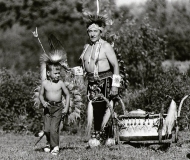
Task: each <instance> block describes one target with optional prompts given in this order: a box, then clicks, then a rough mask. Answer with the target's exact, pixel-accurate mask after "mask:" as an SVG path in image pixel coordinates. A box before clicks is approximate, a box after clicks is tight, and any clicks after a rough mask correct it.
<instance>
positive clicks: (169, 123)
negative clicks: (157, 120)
mask: <svg viewBox="0 0 190 160" xmlns="http://www.w3.org/2000/svg"><path fill="white" fill-rule="evenodd" d="M176 119H177V107H176V102H175V101H174V100H173V99H172V101H171V103H170V107H169V109H168V113H167V117H166V119H165V123H164V126H163V130H164V131H165V132H166V134H167V135H170V134H171V131H172V128H173V127H174V124H175V120H176Z"/></svg>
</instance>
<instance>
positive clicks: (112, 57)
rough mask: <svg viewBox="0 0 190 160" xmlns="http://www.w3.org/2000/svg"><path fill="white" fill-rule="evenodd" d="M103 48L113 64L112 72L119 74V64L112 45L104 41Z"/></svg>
mask: <svg viewBox="0 0 190 160" xmlns="http://www.w3.org/2000/svg"><path fill="white" fill-rule="evenodd" d="M104 49H105V53H106V56H107V58H108V60H109V62H110V63H111V65H112V66H113V69H114V74H116V75H119V65H118V61H117V57H116V55H115V52H114V50H113V48H112V46H111V45H110V44H109V43H105V44H104Z"/></svg>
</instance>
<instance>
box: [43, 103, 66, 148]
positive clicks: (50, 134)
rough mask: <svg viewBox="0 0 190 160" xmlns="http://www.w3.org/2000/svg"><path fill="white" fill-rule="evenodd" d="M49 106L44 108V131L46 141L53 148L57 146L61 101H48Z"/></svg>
mask: <svg viewBox="0 0 190 160" xmlns="http://www.w3.org/2000/svg"><path fill="white" fill-rule="evenodd" d="M48 103H49V104H50V107H48V108H45V109H44V132H45V135H46V139H47V142H48V143H50V146H51V147H52V148H53V147H55V146H59V126H60V122H61V116H62V109H63V104H62V102H48Z"/></svg>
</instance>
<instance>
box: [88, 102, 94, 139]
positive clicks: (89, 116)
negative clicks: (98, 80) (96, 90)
mask: <svg viewBox="0 0 190 160" xmlns="http://www.w3.org/2000/svg"><path fill="white" fill-rule="evenodd" d="M87 121H88V122H87V127H86V133H87V136H89V135H90V132H91V128H92V121H93V106H92V101H89V102H88V109H87Z"/></svg>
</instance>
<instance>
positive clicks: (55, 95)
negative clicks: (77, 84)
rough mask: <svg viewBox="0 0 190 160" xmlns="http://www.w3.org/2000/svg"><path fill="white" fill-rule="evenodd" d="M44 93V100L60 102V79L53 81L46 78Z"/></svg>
mask: <svg viewBox="0 0 190 160" xmlns="http://www.w3.org/2000/svg"><path fill="white" fill-rule="evenodd" d="M44 94H45V95H44V96H45V99H46V100H48V101H54V102H60V101H61V100H62V87H61V81H59V82H58V83H54V82H51V81H48V80H46V81H45V82H44Z"/></svg>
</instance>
